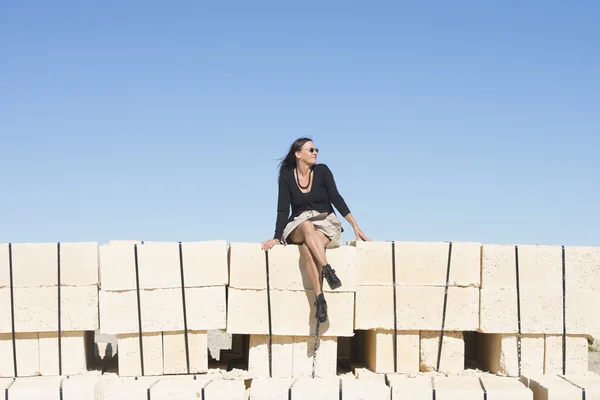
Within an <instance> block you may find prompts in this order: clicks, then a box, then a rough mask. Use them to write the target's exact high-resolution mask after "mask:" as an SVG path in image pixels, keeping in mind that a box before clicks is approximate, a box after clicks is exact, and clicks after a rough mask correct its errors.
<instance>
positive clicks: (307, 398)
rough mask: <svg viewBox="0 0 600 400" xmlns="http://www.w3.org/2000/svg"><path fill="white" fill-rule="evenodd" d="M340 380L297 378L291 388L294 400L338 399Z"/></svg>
mask: <svg viewBox="0 0 600 400" xmlns="http://www.w3.org/2000/svg"><path fill="white" fill-rule="evenodd" d="M339 393H340V380H339V379H337V378H319V379H316V378H315V379H313V378H309V377H303V378H298V380H296V382H294V384H293V386H292V399H294V400H331V399H338V398H339V396H340V395H339Z"/></svg>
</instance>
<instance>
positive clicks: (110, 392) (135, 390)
mask: <svg viewBox="0 0 600 400" xmlns="http://www.w3.org/2000/svg"><path fill="white" fill-rule="evenodd" d="M158 382H159V379H158V378H157V377H140V378H138V379H134V378H120V377H118V376H115V377H112V378H107V379H101V380H100V382H99V389H98V394H99V396H98V400H125V399H127V400H148V389H149V388H150V387H154V386H155V385H157V384H158Z"/></svg>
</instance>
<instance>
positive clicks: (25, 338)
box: [0, 333, 40, 377]
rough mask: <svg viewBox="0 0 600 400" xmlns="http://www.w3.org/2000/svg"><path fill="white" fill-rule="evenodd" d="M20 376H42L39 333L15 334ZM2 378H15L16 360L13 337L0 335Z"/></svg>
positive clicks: (0, 372) (0, 371)
mask: <svg viewBox="0 0 600 400" xmlns="http://www.w3.org/2000/svg"><path fill="white" fill-rule="evenodd" d="M15 347H16V352H17V374H18V376H36V375H39V374H40V351H39V335H38V334H37V333H17V334H15ZM0 354H1V355H2V356H1V357H0V377H13V376H15V371H14V358H13V344H12V335H11V334H10V333H8V334H0Z"/></svg>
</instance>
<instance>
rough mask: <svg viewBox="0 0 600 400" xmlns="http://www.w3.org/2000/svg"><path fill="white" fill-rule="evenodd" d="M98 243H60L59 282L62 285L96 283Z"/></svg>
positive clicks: (97, 274)
mask: <svg viewBox="0 0 600 400" xmlns="http://www.w3.org/2000/svg"><path fill="white" fill-rule="evenodd" d="M98 268H99V261H98V243H96V242H77V243H61V244H60V284H61V285H64V286H88V285H98V283H99V281H100V276H99V272H98Z"/></svg>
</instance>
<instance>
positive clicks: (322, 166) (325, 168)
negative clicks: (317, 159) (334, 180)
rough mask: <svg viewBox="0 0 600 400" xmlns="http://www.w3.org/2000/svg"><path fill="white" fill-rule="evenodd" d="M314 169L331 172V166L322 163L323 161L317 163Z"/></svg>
mask: <svg viewBox="0 0 600 400" xmlns="http://www.w3.org/2000/svg"><path fill="white" fill-rule="evenodd" d="M314 171H315V172H321V173H331V170H330V169H329V166H328V165H327V164H322V163H319V164H315V168H314Z"/></svg>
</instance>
